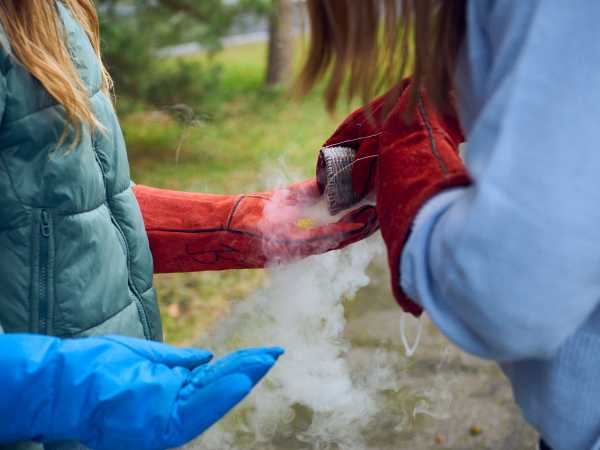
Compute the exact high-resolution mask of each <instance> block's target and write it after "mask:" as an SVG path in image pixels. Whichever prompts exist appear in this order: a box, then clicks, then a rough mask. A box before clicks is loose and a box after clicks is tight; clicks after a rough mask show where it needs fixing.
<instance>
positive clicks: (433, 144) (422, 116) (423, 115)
mask: <svg viewBox="0 0 600 450" xmlns="http://www.w3.org/2000/svg"><path fill="white" fill-rule="evenodd" d="M417 106H418V111H419V117H420V119H421V124H422V125H423V126H424V127H425V129H426V130H427V135H428V137H429V145H430V147H431V153H432V154H433V156H434V157H435V159H436V160H437V162H438V165H439V167H440V170H441V171H442V173H443V174H444V175H447V174H448V166H447V165H446V162H445V161H444V160H443V159H442V156H441V155H440V152H439V151H438V148H437V143H436V140H435V137H434V134H433V127H432V126H431V121H430V119H429V115H428V114H427V111H426V110H425V105H424V104H423V97H422V95H421V94H419V96H418V97H417Z"/></svg>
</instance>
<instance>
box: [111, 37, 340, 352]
mask: <svg viewBox="0 0 600 450" xmlns="http://www.w3.org/2000/svg"><path fill="white" fill-rule="evenodd" d="M198 57H199V58H205V57H204V56H198ZM216 60H217V62H218V63H220V64H222V66H223V73H222V83H221V86H220V87H219V90H220V91H219V92H218V95H215V96H214V97H215V98H217V99H219V101H220V102H221V103H220V104H219V105H218V112H217V113H216V114H215V115H214V116H212V117H210V118H207V119H199V120H191V121H188V122H187V123H182V122H178V121H175V120H174V119H172V118H171V117H169V115H167V114H165V113H164V111H142V112H136V113H131V114H129V115H127V116H122V117H121V122H122V126H123V130H124V133H125V137H126V140H127V145H128V151H129V157H130V162H131V170H132V178H133V180H134V181H135V182H136V183H140V184H147V185H152V186H156V187H162V188H169V189H178V190H186V191H199V192H212V193H239V192H249V191H250V192H251V191H254V190H257V189H264V188H269V187H270V186H271V185H272V184H273V183H275V181H273V180H274V179H275V178H276V176H275V175H277V174H283V175H285V176H286V177H287V178H288V179H291V180H300V179H302V178H306V177H309V176H312V174H313V171H314V165H315V161H316V154H317V152H318V149H319V148H320V145H321V144H322V143H323V141H324V140H325V139H326V138H327V137H328V136H329V135H330V134H331V133H332V132H333V130H334V129H335V127H336V125H337V124H338V123H339V121H340V120H341V119H342V118H343V117H344V115H345V114H344V113H345V112H346V111H345V109H347V108H340V109H339V112H338V114H337V116H336V117H332V116H330V115H329V114H328V113H327V112H326V111H325V109H324V106H323V103H322V101H321V99H320V95H319V92H316V93H314V94H311V95H309V96H307V97H306V98H304V99H302V100H300V101H296V100H292V99H290V98H289V96H288V95H287V94H286V93H285V92H283V91H282V90H269V89H266V88H264V87H263V77H264V72H265V60H266V58H265V46H264V45H248V46H241V47H236V48H231V49H227V50H225V51H224V52H222V53H220V54H218V55H217V56H216ZM187 106H188V107H189V108H191V109H192V110H196V109H197V110H202V109H203V107H204V106H205V105H193V104H190V105H187ZM263 277H264V274H263V272H262V271H260V270H253V271H227V272H213V273H208V272H207V273H198V274H176V275H160V276H157V277H156V287H157V290H158V293H159V298H160V306H161V311H162V313H163V319H164V325H165V337H166V339H167V340H168V341H169V342H172V343H186V342H190V341H191V340H193V339H194V338H195V337H197V336H199V335H201V334H202V333H203V332H204V331H205V330H207V329H208V328H209V327H210V325H211V324H212V323H213V322H214V321H215V319H217V318H218V317H220V316H221V315H223V314H225V313H226V312H227V310H228V305H229V304H230V302H231V300H233V299H238V298H242V297H244V296H246V295H247V294H248V293H250V292H251V291H252V290H253V289H256V288H257V287H258V286H259V285H260V283H261V282H262V279H263Z"/></svg>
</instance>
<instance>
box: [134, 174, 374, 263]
mask: <svg viewBox="0 0 600 450" xmlns="http://www.w3.org/2000/svg"><path fill="white" fill-rule="evenodd" d="M134 192H135V195H136V198H137V200H138V203H139V205H140V208H141V211H142V215H143V217H144V224H145V227H146V232H147V233H148V240H149V242H150V250H151V251H152V256H153V260H154V271H155V272H156V273H161V272H192V271H202V270H223V269H245V268H261V267H265V266H266V265H268V264H274V263H281V262H290V261H294V260H297V259H299V258H303V257H306V256H310V255H315V254H319V253H324V252H327V251H330V250H335V249H338V248H341V247H344V246H346V245H348V244H351V243H353V242H356V241H358V240H361V239H364V238H365V237H367V236H369V235H370V234H372V233H373V232H374V231H376V230H377V229H378V223H377V219H376V213H375V208H374V207H373V206H369V205H365V206H362V207H359V208H356V209H354V210H352V211H349V212H347V213H346V214H345V215H344V216H343V217H342V218H340V219H339V220H336V221H335V222H333V223H332V221H331V217H329V216H328V214H327V212H326V208H325V206H324V205H319V202H321V200H322V195H321V192H320V191H319V189H318V187H317V183H316V181H315V180H308V181H305V182H302V183H297V184H293V185H290V186H288V187H286V188H282V189H278V190H275V191H271V192H258V193H253V194H243V195H236V196H233V195H210V194H200V193H191V192H190V193H188V192H177V191H169V190H165V189H156V188H151V187H147V186H141V185H136V186H135V187H134ZM321 211H322V212H321Z"/></svg>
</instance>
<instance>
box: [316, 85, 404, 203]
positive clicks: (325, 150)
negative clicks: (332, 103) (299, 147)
mask: <svg viewBox="0 0 600 450" xmlns="http://www.w3.org/2000/svg"><path fill="white" fill-rule="evenodd" d="M409 83H410V80H409V79H406V80H403V81H402V82H401V83H400V84H399V85H398V86H397V87H395V88H394V89H391V90H390V91H388V92H387V93H385V94H384V95H382V96H380V97H377V98H376V99H375V100H373V101H371V102H370V103H369V104H368V105H367V106H364V107H362V108H359V109H357V110H356V111H354V112H353V113H352V114H350V115H349V116H348V117H346V119H345V120H344V121H343V122H342V123H341V124H340V126H339V127H338V128H337V130H336V131H335V133H333V135H332V136H331V137H330V138H329V139H327V141H325V143H324V144H323V147H322V148H321V151H320V152H319V159H318V161H317V181H318V183H319V189H321V191H322V192H324V194H325V196H326V198H327V201H328V206H329V209H330V212H331V213H332V214H336V213H337V212H339V211H340V210H343V209H346V208H348V207H350V206H352V205H354V204H356V203H358V202H359V201H360V200H362V199H363V198H364V197H365V196H367V195H368V194H369V193H370V192H371V191H372V190H373V187H374V181H375V178H376V171H377V155H378V153H379V137H380V136H381V131H382V125H383V123H384V121H385V119H386V117H385V116H386V114H385V112H386V109H389V107H390V106H393V105H390V104H388V103H390V102H391V101H393V98H391V97H398V96H399V95H401V93H402V92H403V91H404V90H405V89H406V87H407V86H408V85H409Z"/></svg>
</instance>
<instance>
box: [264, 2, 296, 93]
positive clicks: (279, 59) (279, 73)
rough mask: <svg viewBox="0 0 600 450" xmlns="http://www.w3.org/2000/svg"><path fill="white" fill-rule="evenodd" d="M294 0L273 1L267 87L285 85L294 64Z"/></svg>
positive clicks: (270, 20)
mask: <svg viewBox="0 0 600 450" xmlns="http://www.w3.org/2000/svg"><path fill="white" fill-rule="evenodd" d="M295 3H296V2H295V1H294V0H273V2H272V8H271V14H270V17H269V54H268V63H267V85H268V86H275V85H278V84H282V83H286V82H288V81H289V79H290V78H291V76H292V71H293V62H294V14H295Z"/></svg>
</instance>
